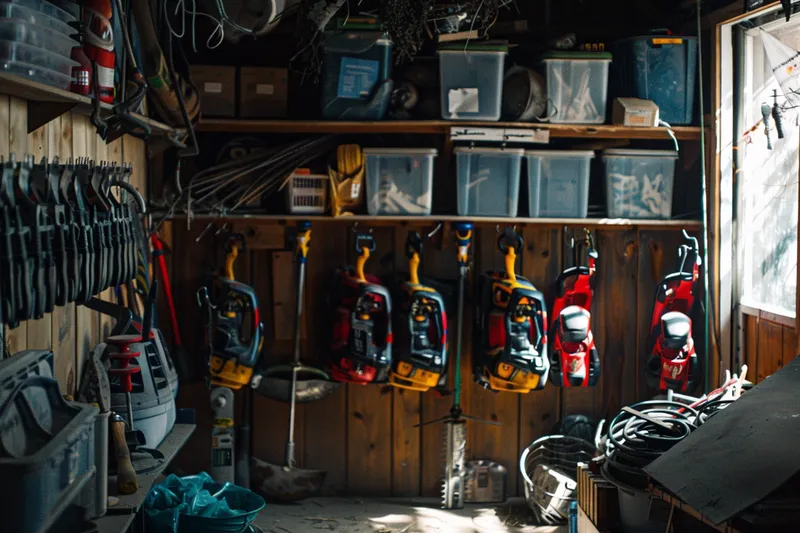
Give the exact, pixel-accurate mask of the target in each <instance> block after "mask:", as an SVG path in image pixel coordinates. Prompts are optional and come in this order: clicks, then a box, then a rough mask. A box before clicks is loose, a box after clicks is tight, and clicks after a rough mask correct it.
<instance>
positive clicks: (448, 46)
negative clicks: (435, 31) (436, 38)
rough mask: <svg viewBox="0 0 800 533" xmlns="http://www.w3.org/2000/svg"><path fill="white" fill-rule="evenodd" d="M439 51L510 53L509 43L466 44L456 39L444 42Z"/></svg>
mask: <svg viewBox="0 0 800 533" xmlns="http://www.w3.org/2000/svg"><path fill="white" fill-rule="evenodd" d="M437 52H439V53H442V52H461V53H464V52H497V53H502V54H507V53H508V45H507V44H505V43H498V42H494V43H492V42H486V43H481V42H474V43H473V42H470V43H467V44H466V46H465V45H464V42H463V41H456V42H452V43H444V44H441V45H439V48H438V50H437Z"/></svg>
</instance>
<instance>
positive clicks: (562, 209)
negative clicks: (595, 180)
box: [525, 150, 594, 218]
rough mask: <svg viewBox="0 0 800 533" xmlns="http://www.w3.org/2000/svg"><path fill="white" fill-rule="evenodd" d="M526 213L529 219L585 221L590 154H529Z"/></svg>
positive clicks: (584, 152) (586, 151)
mask: <svg viewBox="0 0 800 533" xmlns="http://www.w3.org/2000/svg"><path fill="white" fill-rule="evenodd" d="M525 155H526V156H527V159H528V194H529V203H528V209H529V210H530V216H531V217H532V218H537V217H541V218H586V215H587V213H588V211H589V167H590V166H591V163H592V158H594V152H592V151H591V150H530V151H527V152H525Z"/></svg>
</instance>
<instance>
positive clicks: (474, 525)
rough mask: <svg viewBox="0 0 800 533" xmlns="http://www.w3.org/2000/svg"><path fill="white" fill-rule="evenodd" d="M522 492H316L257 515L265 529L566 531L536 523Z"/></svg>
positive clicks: (305, 532)
mask: <svg viewBox="0 0 800 533" xmlns="http://www.w3.org/2000/svg"><path fill="white" fill-rule="evenodd" d="M531 522H532V518H531V515H530V513H529V511H528V508H527V507H526V505H525V501H524V500H523V499H521V498H514V499H512V500H510V501H509V502H507V503H504V504H498V505H491V504H489V505H480V504H476V505H468V506H467V507H466V508H465V509H463V510H460V511H444V510H442V509H439V507H438V502H437V500H436V499H435V498H413V499H412V498H405V499H404V498H386V499H358V498H314V499H312V500H307V501H305V502H303V503H300V504H296V505H270V504H267V507H266V508H265V509H264V510H263V511H262V512H261V514H260V515H259V516H258V518H257V519H256V521H255V525H257V526H258V527H260V528H261V529H262V530H263V531H264V533H319V532H326V531H332V532H334V533H350V532H353V533H394V532H397V533H490V532H492V533H503V532H508V533H566V532H567V527H566V526H560V527H553V526H533V525H530V524H531Z"/></svg>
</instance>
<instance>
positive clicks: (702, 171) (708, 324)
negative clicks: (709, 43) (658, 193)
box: [697, 0, 719, 392]
mask: <svg viewBox="0 0 800 533" xmlns="http://www.w3.org/2000/svg"><path fill="white" fill-rule="evenodd" d="M701 4H702V0H697V67H698V68H697V82H698V86H699V89H700V95H699V96H700V177H701V179H700V183H701V184H702V196H703V198H702V200H703V203H702V209H703V264H704V268H703V304H704V306H705V316H704V317H703V319H704V320H705V322H706V323H705V324H704V325H705V327H704V328H703V333H704V335H703V337H704V339H703V342H704V350H703V360H704V364H703V372H704V373H705V376H704V379H703V392H708V389H709V387H710V383H709V380H710V377H709V376H710V375H711V374H710V369H709V366H708V362H709V357H708V355H709V353H708V352H709V342H708V338H709V335H708V330H709V328H714V331H715V332H716V325H715V324H714V322H713V321H711V320H709V315H713V309H712V307H711V306H710V305H709V302H710V299H709V294H708V293H709V283H708V197H707V196H708V185H707V184H706V175H707V172H706V124H705V102H704V101H703V100H704V98H705V91H704V90H703V83H704V80H703V21H702V17H701V13H700V6H701ZM717 267H719V265H717ZM717 348H719V344H717Z"/></svg>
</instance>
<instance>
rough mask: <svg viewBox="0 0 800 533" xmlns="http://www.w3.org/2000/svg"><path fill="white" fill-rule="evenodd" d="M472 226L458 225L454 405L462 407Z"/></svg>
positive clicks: (464, 223) (463, 223)
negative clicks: (465, 292)
mask: <svg viewBox="0 0 800 533" xmlns="http://www.w3.org/2000/svg"><path fill="white" fill-rule="evenodd" d="M472 228H473V226H472V224H471V223H468V222H461V223H458V224H456V244H457V245H458V266H459V278H458V326H457V328H458V331H457V335H458V338H457V339H456V374H455V379H454V384H453V392H454V394H453V405H454V406H455V407H459V406H460V405H461V337H462V336H463V330H464V284H465V283H466V280H467V271H468V270H469V247H470V242H471V240H472Z"/></svg>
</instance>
